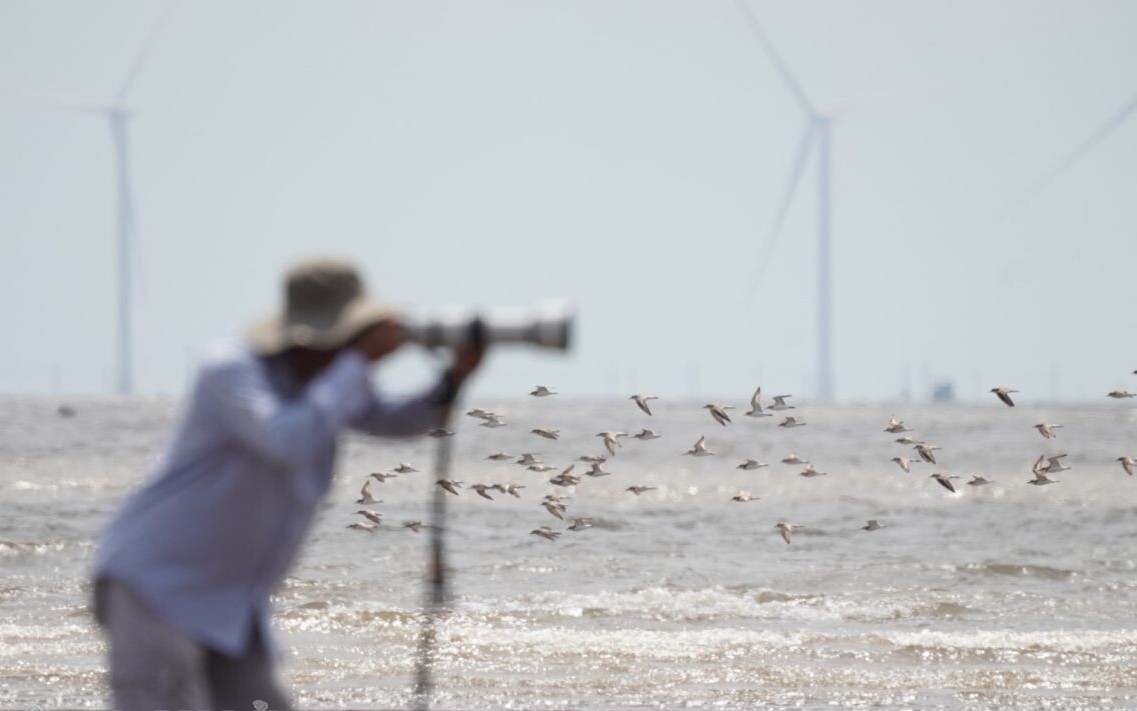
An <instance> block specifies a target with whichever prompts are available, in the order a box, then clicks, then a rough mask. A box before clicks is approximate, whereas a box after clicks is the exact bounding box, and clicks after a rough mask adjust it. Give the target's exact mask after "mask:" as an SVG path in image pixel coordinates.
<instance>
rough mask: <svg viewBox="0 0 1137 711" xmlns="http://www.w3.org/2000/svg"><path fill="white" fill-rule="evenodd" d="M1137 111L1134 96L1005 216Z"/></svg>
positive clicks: (1025, 193) (1034, 186)
mask: <svg viewBox="0 0 1137 711" xmlns="http://www.w3.org/2000/svg"><path fill="white" fill-rule="evenodd" d="M1134 112H1137V96H1134V97H1133V98H1132V99H1131V100H1130V101H1129V103H1128V104H1126V105H1125V106H1123V107H1122V108H1121V110H1120V111H1118V112H1117V113H1116V114H1114V115H1113V116H1111V117H1110V118H1109V120H1108V121H1106V122H1105V123H1103V124H1102V125H1101V126H1099V127H1098V129H1097V130H1096V131H1094V132H1093V133H1091V134H1090V136H1089V138H1087V139H1086V140H1084V141H1082V143H1081V144H1080V145H1079V146H1078V147H1077V148H1075V149H1074V150H1073V151H1072V152H1071V153H1070V154H1069V155H1068V156H1066V159H1065V160H1063V161H1062V162H1061V163H1059V164H1058V165H1057V166H1055V167H1054V168H1051V169H1050V171H1049V172H1048V173H1046V175H1044V176H1042V177H1041V178H1040V179H1038V180H1036V181H1035V182H1034V184H1033V185H1031V186H1030V188H1028V189H1027V190H1026V191H1025V192H1023V194H1022V195H1021V196H1019V198H1018V199H1017V200H1015V201H1014V202H1012V203H1011V204H1010V205H1008V206H1007V207H1006V208H1005V209H1004V210H1003V213H1002V214H1003V216H1006V215H1007V214H1009V213H1011V212H1013V211H1014V210H1015V209H1017V208H1018V207H1019V206H1021V205H1022V204H1023V203H1025V202H1027V201H1028V200H1030V199H1031V198H1033V197H1034V196H1035V195H1037V194H1038V193H1040V192H1042V191H1043V190H1045V189H1046V188H1047V187H1048V186H1049V185H1050V184H1051V183H1053V182H1054V181H1055V180H1057V179H1058V178H1060V177H1061V176H1062V174H1063V173H1065V172H1066V171H1068V170H1069V169H1070V168H1072V167H1073V166H1074V164H1075V163H1077V162H1078V161H1079V160H1081V159H1082V157H1083V156H1085V155H1086V154H1087V153H1089V152H1090V151H1091V150H1093V149H1094V147H1096V146H1097V145H1098V144H1099V143H1101V142H1102V141H1104V140H1105V139H1106V138H1108V137H1109V135H1110V134H1111V133H1113V132H1114V131H1116V130H1117V129H1118V128H1120V127H1121V125H1122V124H1124V123H1125V121H1126V120H1127V119H1128V118H1129V117H1130V116H1131V115H1133V113H1134Z"/></svg>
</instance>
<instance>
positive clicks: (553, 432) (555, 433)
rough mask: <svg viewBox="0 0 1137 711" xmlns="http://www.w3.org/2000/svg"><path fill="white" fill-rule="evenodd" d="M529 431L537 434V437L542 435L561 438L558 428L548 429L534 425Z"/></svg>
mask: <svg viewBox="0 0 1137 711" xmlns="http://www.w3.org/2000/svg"><path fill="white" fill-rule="evenodd" d="M529 431H530V432H532V433H533V434H535V435H537V436H538V437H544V438H545V439H560V438H561V431H560V430H553V429H549V428H548V427H534V428H533V429H531V430H529Z"/></svg>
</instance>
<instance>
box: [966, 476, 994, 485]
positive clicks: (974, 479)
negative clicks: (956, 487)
mask: <svg viewBox="0 0 1137 711" xmlns="http://www.w3.org/2000/svg"><path fill="white" fill-rule="evenodd" d="M993 483H994V482H993V481H991V480H990V479H987V478H985V477H981V476H979V475H978V474H972V475H971V479H970V481H968V482H967V485H968V486H985V485H987V484H993Z"/></svg>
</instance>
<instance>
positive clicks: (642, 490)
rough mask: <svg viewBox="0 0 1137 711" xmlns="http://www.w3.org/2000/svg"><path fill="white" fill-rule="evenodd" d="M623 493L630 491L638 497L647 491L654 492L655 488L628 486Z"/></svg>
mask: <svg viewBox="0 0 1137 711" xmlns="http://www.w3.org/2000/svg"><path fill="white" fill-rule="evenodd" d="M624 491H630V492H632V493H633V494H635V495H636V496H639V495H640V494H643V493H646V492H648V491H655V487H654V486H629V487H628V488H627V489H624Z"/></svg>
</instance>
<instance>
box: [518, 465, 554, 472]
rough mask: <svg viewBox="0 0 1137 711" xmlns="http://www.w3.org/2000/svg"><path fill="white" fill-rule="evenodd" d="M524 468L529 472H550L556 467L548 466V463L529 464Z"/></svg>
mask: <svg viewBox="0 0 1137 711" xmlns="http://www.w3.org/2000/svg"><path fill="white" fill-rule="evenodd" d="M525 468H526V469H528V470H529V471H531V472H551V471H553V470H554V469H556V467H550V466H549V465H548V464H530V465H529V466H527V467H525Z"/></svg>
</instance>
